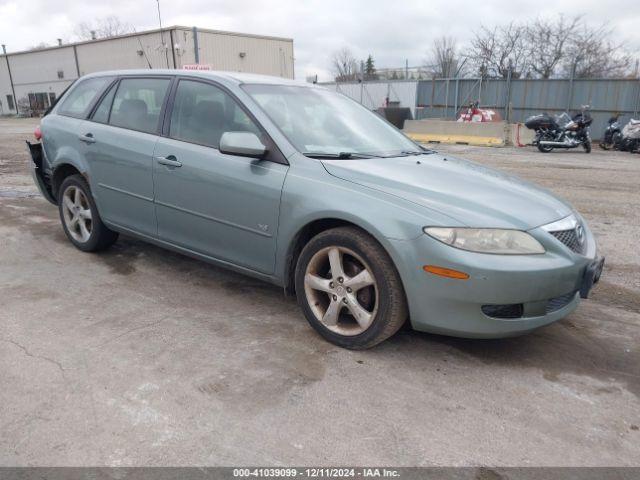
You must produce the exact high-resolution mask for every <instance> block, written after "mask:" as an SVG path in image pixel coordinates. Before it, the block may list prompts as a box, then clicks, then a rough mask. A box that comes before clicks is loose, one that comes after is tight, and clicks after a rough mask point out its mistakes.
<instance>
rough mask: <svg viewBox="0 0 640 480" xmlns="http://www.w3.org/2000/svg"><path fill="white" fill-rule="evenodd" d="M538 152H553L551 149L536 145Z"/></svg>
mask: <svg viewBox="0 0 640 480" xmlns="http://www.w3.org/2000/svg"><path fill="white" fill-rule="evenodd" d="M538 150H540V151H541V152H542V153H549V152H550V151H551V150H553V147H545V146H543V145H540V143H538Z"/></svg>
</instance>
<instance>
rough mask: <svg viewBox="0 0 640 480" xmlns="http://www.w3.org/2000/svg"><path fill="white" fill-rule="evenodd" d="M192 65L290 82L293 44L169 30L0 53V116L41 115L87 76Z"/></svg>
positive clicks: (285, 40)
mask: <svg viewBox="0 0 640 480" xmlns="http://www.w3.org/2000/svg"><path fill="white" fill-rule="evenodd" d="M193 64H201V65H207V66H210V67H211V68H212V69H214V70H228V71H237V72H251V73H261V74H265V75H275V76H280V77H285V78H293V40H292V39H290V38H279V37H266V36H258V35H249V34H243V33H232V32H222V31H216V30H206V29H200V28H196V27H193V28H191V27H181V26H175V27H168V28H164V29H162V30H148V31H145V32H139V33H133V34H128V35H121V36H117V37H110V38H104V39H96V40H89V41H85V42H78V43H69V44H64V45H62V44H60V45H58V46H55V47H49V48H43V49H37V50H29V51H23V52H16V53H8V54H2V55H0V115H3V114H4V115H7V114H15V113H20V114H25V115H27V114H30V113H31V112H38V111H42V110H45V109H46V108H48V107H49V105H50V104H51V102H52V101H53V100H55V98H56V97H57V96H59V95H60V94H61V93H62V92H63V91H64V89H65V88H67V87H68V86H69V85H70V84H71V83H72V82H73V81H74V80H75V79H77V78H78V77H80V76H82V75H85V74H88V73H93V72H98V71H103V70H113V69H125V68H137V69H139V68H150V69H152V68H183V67H184V66H185V65H193Z"/></svg>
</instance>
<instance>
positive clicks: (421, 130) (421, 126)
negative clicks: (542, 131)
mask: <svg viewBox="0 0 640 480" xmlns="http://www.w3.org/2000/svg"><path fill="white" fill-rule="evenodd" d="M404 132H405V133H406V134H407V135H408V136H409V137H410V138H412V139H413V140H415V141H417V142H423V143H429V142H431V143H459V144H468V145H481V146H490V147H503V146H507V145H514V146H523V145H526V144H530V143H531V142H532V141H533V131H532V130H529V129H527V128H526V127H525V126H524V125H522V124H517V123H506V122H487V123H481V122H453V121H450V120H407V121H406V122H405V124H404Z"/></svg>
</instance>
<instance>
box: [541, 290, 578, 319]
mask: <svg viewBox="0 0 640 480" xmlns="http://www.w3.org/2000/svg"><path fill="white" fill-rule="evenodd" d="M575 296H576V292H575V291H574V292H569V293H567V294H565V295H561V296H559V297H556V298H552V299H550V300H549V301H548V302H547V311H546V313H547V314H549V313H553V312H555V311H557V310H560V309H561V308H563V307H566V306H567V305H569V303H571V301H572V300H573V299H574V298H575Z"/></svg>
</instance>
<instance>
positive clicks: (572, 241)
mask: <svg viewBox="0 0 640 480" xmlns="http://www.w3.org/2000/svg"><path fill="white" fill-rule="evenodd" d="M549 233H550V234H551V235H553V236H554V237H556V238H557V239H558V240H560V241H561V242H562V243H564V244H565V245H566V246H567V247H569V250H571V251H572V252H576V253H584V244H582V245H581V244H580V242H579V241H578V235H577V234H576V230H575V229H573V228H572V229H571V230H558V231H557V232H549Z"/></svg>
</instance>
